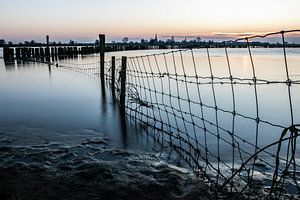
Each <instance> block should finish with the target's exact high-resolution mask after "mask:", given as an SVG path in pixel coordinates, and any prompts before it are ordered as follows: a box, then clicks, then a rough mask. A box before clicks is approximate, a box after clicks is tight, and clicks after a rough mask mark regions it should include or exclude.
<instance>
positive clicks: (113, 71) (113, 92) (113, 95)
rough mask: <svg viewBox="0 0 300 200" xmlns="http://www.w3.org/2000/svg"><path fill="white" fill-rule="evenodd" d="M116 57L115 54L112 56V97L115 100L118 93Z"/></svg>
mask: <svg viewBox="0 0 300 200" xmlns="http://www.w3.org/2000/svg"><path fill="white" fill-rule="evenodd" d="M115 75H116V58H115V56H112V57H111V91H112V98H113V101H115V98H116V93H115V81H116V76H115Z"/></svg>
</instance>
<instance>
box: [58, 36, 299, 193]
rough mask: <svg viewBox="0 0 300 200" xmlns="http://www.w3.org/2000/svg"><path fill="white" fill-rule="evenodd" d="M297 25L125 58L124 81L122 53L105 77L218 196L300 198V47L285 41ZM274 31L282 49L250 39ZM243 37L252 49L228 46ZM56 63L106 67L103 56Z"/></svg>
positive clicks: (130, 111)
mask: <svg viewBox="0 0 300 200" xmlns="http://www.w3.org/2000/svg"><path fill="white" fill-rule="evenodd" d="M295 32H299V31H298V30H293V31H286V32H276V33H270V34H266V35H257V36H251V37H247V38H241V39H238V40H236V41H227V42H224V48H211V47H206V48H200V49H183V50H174V51H169V52H163V53H158V54H151V55H144V56H133V57H128V58H127V69H126V88H121V73H122V70H121V66H122V60H121V59H114V60H113V61H111V60H107V61H106V62H105V70H104V71H105V78H106V82H107V83H110V85H113V87H112V88H113V91H112V93H113V95H114V96H115V98H116V100H117V101H119V102H120V101H121V100H120V92H121V90H124V89H125V90H126V101H125V105H124V106H125V113H126V114H127V115H128V116H129V118H130V119H132V120H133V121H134V122H135V123H136V124H139V125H140V126H141V127H143V128H144V129H145V130H147V132H149V133H150V134H152V135H153V136H154V137H155V138H156V139H157V140H158V141H159V142H160V143H162V144H164V145H166V146H169V147H172V148H173V149H175V150H176V151H177V152H178V154H179V155H180V156H181V157H182V158H183V159H184V160H185V161H186V162H187V163H188V164H189V166H190V167H191V168H192V169H193V170H194V172H195V173H196V174H198V175H199V177H201V178H203V181H205V182H206V183H207V184H208V185H209V186H210V188H211V192H212V193H214V194H215V195H216V198H221V197H230V198H236V197H241V196H242V197H244V198H248V199H256V198H263V199H272V198H275V199H276V198H299V194H300V166H299V165H300V160H299V158H298V157H297V155H300V154H299V153H300V149H299V147H298V146H299V140H298V135H299V130H300V115H299V114H298V113H299V111H300V98H299V94H300V85H299V84H300V79H299V76H300V75H299V74H300V68H299V61H300V58H299V55H300V54H299V53H300V51H299V49H298V50H297V49H290V48H286V38H287V37H288V36H289V34H293V33H295ZM269 37H279V38H280V40H281V47H280V48H276V49H275V48H272V49H261V48H255V46H253V43H252V41H253V40H256V39H260V38H269ZM239 41H242V42H245V44H246V46H247V48H236V49H233V48H229V47H230V46H231V44H232V43H234V42H239ZM112 63H114V64H112ZM59 65H60V66H61V67H64V68H68V69H72V70H76V71H80V72H83V73H86V74H91V75H93V76H96V77H98V76H99V73H100V65H99V63H98V62H96V63H86V64H84V63H82V64H78V63H77V64H76V63H59ZM112 66H115V67H112ZM114 77H115V78H114Z"/></svg>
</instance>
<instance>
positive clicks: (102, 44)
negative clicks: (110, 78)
mask: <svg viewBox="0 0 300 200" xmlns="http://www.w3.org/2000/svg"><path fill="white" fill-rule="evenodd" d="M99 43H100V78H101V82H102V83H104V59H105V58H104V56H105V55H104V53H105V35H104V34H100V35H99Z"/></svg>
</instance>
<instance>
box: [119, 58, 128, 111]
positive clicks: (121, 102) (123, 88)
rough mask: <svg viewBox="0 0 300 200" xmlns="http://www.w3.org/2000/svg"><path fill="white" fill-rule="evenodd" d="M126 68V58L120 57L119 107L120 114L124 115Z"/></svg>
mask: <svg viewBox="0 0 300 200" xmlns="http://www.w3.org/2000/svg"><path fill="white" fill-rule="evenodd" d="M126 67H127V57H126V56H123V57H122V68H121V95H120V105H121V112H122V113H125V95H126Z"/></svg>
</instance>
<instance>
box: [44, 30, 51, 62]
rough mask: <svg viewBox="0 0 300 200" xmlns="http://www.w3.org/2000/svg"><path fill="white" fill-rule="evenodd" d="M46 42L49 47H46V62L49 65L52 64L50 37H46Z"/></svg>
mask: <svg viewBox="0 0 300 200" xmlns="http://www.w3.org/2000/svg"><path fill="white" fill-rule="evenodd" d="M46 42H47V44H46V45H47V46H46V50H45V54H46V61H47V62H48V63H50V48H49V35H47V36H46Z"/></svg>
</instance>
